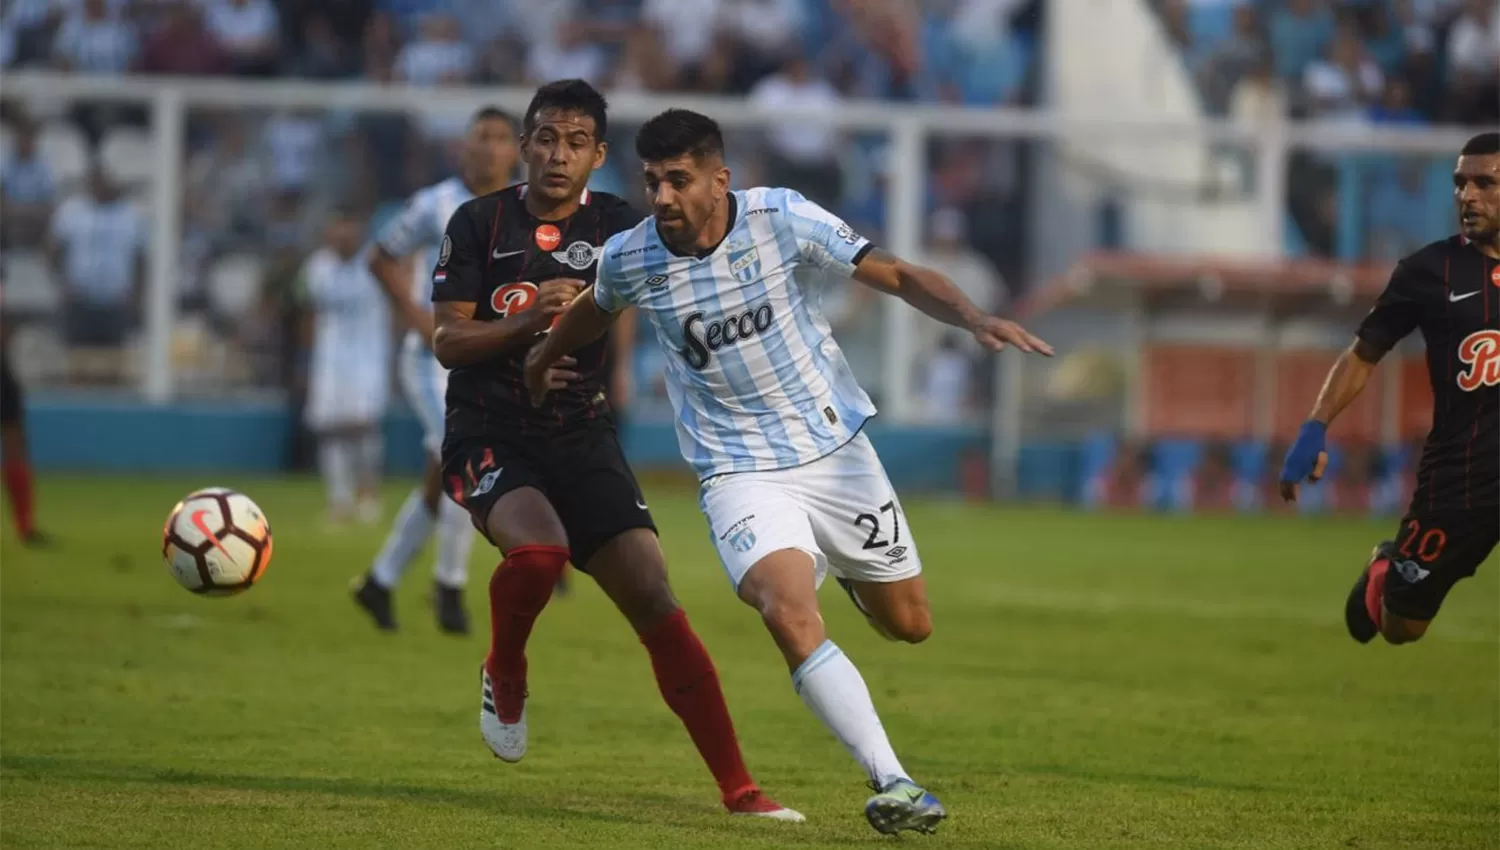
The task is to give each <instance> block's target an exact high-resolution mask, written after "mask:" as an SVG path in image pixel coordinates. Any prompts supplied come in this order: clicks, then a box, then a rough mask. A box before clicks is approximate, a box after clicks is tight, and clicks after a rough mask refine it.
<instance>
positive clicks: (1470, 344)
mask: <svg viewBox="0 0 1500 850" xmlns="http://www.w3.org/2000/svg"><path fill="white" fill-rule="evenodd" d="M1458 360H1459V362H1460V363H1463V364H1464V365H1465V366H1467V367H1468V368H1467V369H1466V370H1464V371H1462V372H1459V373H1458V378H1457V380H1458V388H1459V389H1461V390H1463V391H1465V392H1473V391H1475V390H1477V389H1479V388H1480V387H1494V386H1500V331H1491V330H1483V331H1475V332H1474V333H1471V334H1469V335H1468V336H1467V337H1465V338H1464V341H1463V342H1461V343H1459V344H1458Z"/></svg>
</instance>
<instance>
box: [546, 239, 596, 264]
mask: <svg viewBox="0 0 1500 850" xmlns="http://www.w3.org/2000/svg"><path fill="white" fill-rule="evenodd" d="M598 256H599V249H598V248H595V247H594V246H593V245H590V244H589V243H587V242H574V243H573V244H572V245H569V246H568V248H567V250H565V251H553V252H552V259H554V260H556V261H558V262H559V263H562V264H564V265H566V266H567V267H568V268H570V269H577V270H578V271H583V270H584V269H586V268H588V267H589V266H592V265H593V264H594V260H595V259H597V258H598Z"/></svg>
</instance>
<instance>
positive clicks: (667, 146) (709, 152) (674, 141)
mask: <svg viewBox="0 0 1500 850" xmlns="http://www.w3.org/2000/svg"><path fill="white" fill-rule="evenodd" d="M635 155H636V156H638V157H640V158H641V159H642V160H643V161H645V162H660V161H661V160H664V159H673V158H676V157H679V156H692V158H693V159H695V160H700V159H703V158H704V157H706V156H723V155H724V134H723V133H721V132H719V122H717V121H715V120H714V119H712V118H710V117H708V116H707V115H702V114H700V113H697V112H693V111H692V110H688V109H668V110H667V111H666V112H663V113H661V114H659V115H656V116H654V117H653V118H652V119H651V120H650V121H647V122H646V123H645V124H642V125H641V131H640V132H639V133H636V134H635Z"/></svg>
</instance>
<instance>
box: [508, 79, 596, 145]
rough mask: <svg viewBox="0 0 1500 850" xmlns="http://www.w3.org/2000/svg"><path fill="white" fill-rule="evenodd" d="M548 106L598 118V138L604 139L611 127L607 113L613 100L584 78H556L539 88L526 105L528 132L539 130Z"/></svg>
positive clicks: (524, 122) (523, 124) (524, 125)
mask: <svg viewBox="0 0 1500 850" xmlns="http://www.w3.org/2000/svg"><path fill="white" fill-rule="evenodd" d="M544 109H557V110H561V111H563V112H578V113H581V114H583V115H587V116H588V117H590V118H592V119H594V138H595V139H597V140H600V141H603V139H604V134H605V133H606V132H608V130H609V124H608V123H607V119H606V118H605V112H606V111H607V110H608V109H609V103H608V102H606V101H605V100H604V95H602V94H600V93H599V91H598V90H597V89H595V88H594V87H593V86H591V85H589V84H588V83H586V82H584V81H583V80H554V81H552V82H550V83H548V84H546V85H545V86H542V87H541V88H539V89H537V90H536V94H534V95H532V96H531V105H529V106H527V107H526V118H525V120H524V121H523V122H522V127H523V128H524V129H525V131H526V132H527V133H530V132H531V131H532V130H534V129H536V116H537V114H538V113H540V112H541V111H542V110H544Z"/></svg>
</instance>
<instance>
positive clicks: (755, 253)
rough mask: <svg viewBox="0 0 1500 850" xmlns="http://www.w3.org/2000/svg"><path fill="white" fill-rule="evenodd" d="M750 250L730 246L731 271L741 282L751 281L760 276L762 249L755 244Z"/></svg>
mask: <svg viewBox="0 0 1500 850" xmlns="http://www.w3.org/2000/svg"><path fill="white" fill-rule="evenodd" d="M748 248H749V249H748V250H737V249H736V247H735V246H734V245H731V246H729V273H730V274H731V275H733V276H734V279H735V280H737V281H739V282H740V283H750V282H751V281H753V280H755V279H756V278H758V277H760V251H759V250H757V249H756V247H755V246H754V245H750V246H748Z"/></svg>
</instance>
